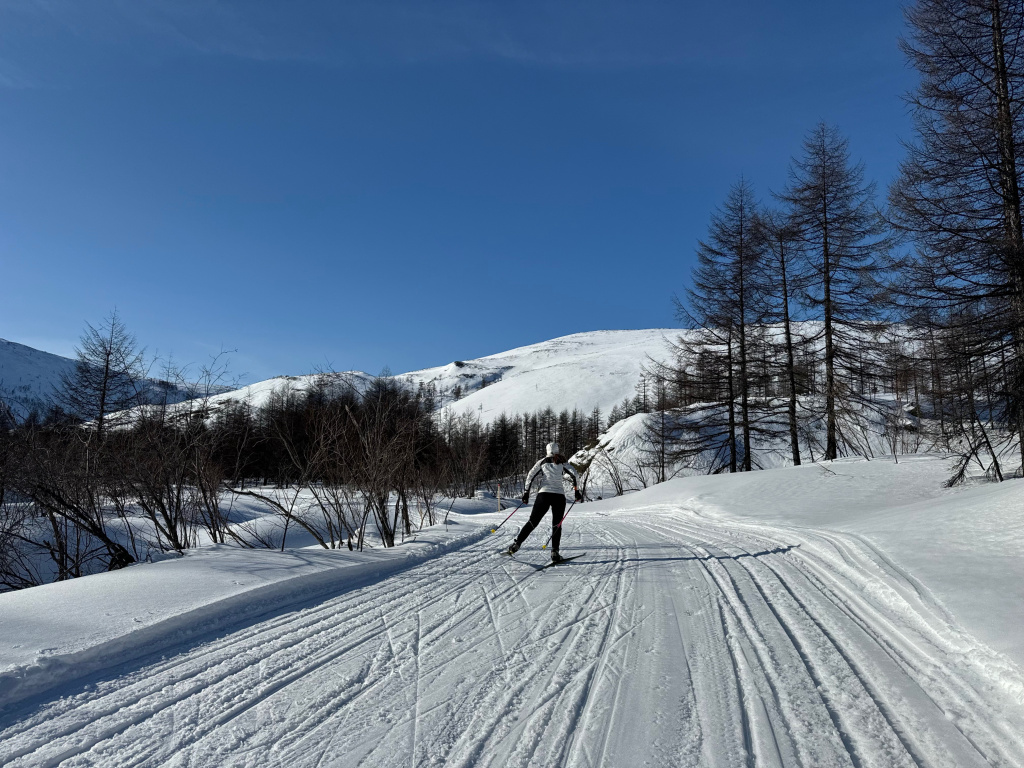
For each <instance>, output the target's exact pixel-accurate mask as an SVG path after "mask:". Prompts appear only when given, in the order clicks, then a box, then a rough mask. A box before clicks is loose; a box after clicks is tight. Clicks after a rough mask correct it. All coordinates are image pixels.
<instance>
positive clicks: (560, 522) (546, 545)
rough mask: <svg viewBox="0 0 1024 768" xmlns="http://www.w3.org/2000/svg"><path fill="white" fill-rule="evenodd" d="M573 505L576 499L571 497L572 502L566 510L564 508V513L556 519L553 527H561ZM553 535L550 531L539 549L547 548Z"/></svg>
mask: <svg viewBox="0 0 1024 768" xmlns="http://www.w3.org/2000/svg"><path fill="white" fill-rule="evenodd" d="M575 506H576V500H575V499H573V501H572V504H570V505H569V508H568V509H567V510H565V514H564V515H562V519H561V520H559V521H558V525H556V526H555V528H561V527H562V523H564V522H565V518H567V517H568V516H569V513H570V512H572V508H573V507H575ZM554 536H555V534H554V533H553V532H552V534H551V535H550V536H548V540H547V541H545V542H544V546H543V547H541V549H547V548H548V544H550V543H551V539H553V538H554Z"/></svg>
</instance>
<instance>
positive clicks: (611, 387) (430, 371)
mask: <svg viewBox="0 0 1024 768" xmlns="http://www.w3.org/2000/svg"><path fill="white" fill-rule="evenodd" d="M678 333H679V331H678V330H675V331H673V330H672V329H667V328H653V329H645V330H636V331H590V332H587V333H577V334H573V335H570V336H562V337H560V338H557V339H551V340H550V341H544V342H541V343H539V344H531V345H529V346H525V347H518V348H516V349H512V350H509V351H507V352H501V353H498V354H494V355H489V356H487V357H481V358H477V359H473V360H458V361H452V362H451V363H448V364H447V365H443V366H438V367H435V368H425V369H423V370H419V371H411V372H409V373H402V374H397V376H396V378H398V379H400V380H402V381H405V382H407V383H408V384H410V385H411V386H413V387H417V386H419V385H420V384H423V385H426V384H433V385H434V386H435V387H436V389H437V391H438V393H439V395H440V398H439V399H440V404H441V405H443V406H445V407H450V408H451V409H452V411H453V412H454V413H456V414H468V415H473V416H479V417H480V418H481V420H482V421H483V422H485V423H486V422H490V421H492V420H494V419H496V418H497V417H498V416H500V415H501V414H502V413H506V414H508V415H510V416H511V415H514V414H522V413H532V412H536V411H540V410H543V409H545V408H548V407H551V408H552V409H554V410H555V412H559V411H562V410H565V409H567V410H570V411H571V410H572V409H573V408H578V409H579V410H581V411H582V412H584V413H586V414H588V415H589V413H590V412H591V411H592V410H593V409H594V408H600V409H601V413H602V415H603V416H604V417H607V415H608V412H609V411H610V410H611V408H612V406H614V405H616V404H618V403H620V402H622V400H623V399H624V398H626V397H629V398H632V397H633V395H634V394H635V387H636V383H637V381H638V379H639V377H640V373H641V371H642V368H643V365H644V364H645V363H646V362H647V361H648V358H649V357H653V358H656V359H661V358H662V357H664V355H665V350H666V341H665V340H666V338H670V337H671V336H672V335H673V334H678ZM319 375H321V374H310V375H306V376H277V377H275V378H272V379H267V380H266V381H260V382H256V383H254V384H249V385H247V386H245V387H241V388H240V389H237V390H232V391H230V392H223V393H218V394H216V395H213V396H212V397H210V398H208V399H207V400H205V401H204V405H205V406H207V407H209V408H210V410H211V411H212V412H216V411H218V410H219V409H222V408H224V407H225V406H227V405H229V404H234V403H243V402H244V403H248V404H249V405H250V406H252V407H253V408H259V407H260V406H262V405H264V404H265V403H266V402H267V400H268V399H269V398H270V396H271V395H272V394H273V393H275V392H276V393H281V392H294V393H301V392H304V391H306V389H308V388H309V387H310V386H311V385H312V384H313V383H314V381H316V379H317V377H318V376H319ZM327 375H328V376H329V377H330V378H332V379H333V380H334V381H335V382H337V383H338V384H341V385H348V386H352V387H354V388H355V389H357V390H362V389H363V388H364V387H365V386H366V385H367V383H368V382H370V381H371V380H372V379H373V377H372V376H370V375H369V374H367V373H363V372H362V371H344V372H337V373H329V374H327ZM481 384H484V385H485V386H483V387H482V388H481ZM456 387H459V388H460V395H461V396H460V397H459V398H458V399H455V398H454V394H453V393H454V392H455V388H456Z"/></svg>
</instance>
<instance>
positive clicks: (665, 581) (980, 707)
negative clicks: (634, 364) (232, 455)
mask: <svg viewBox="0 0 1024 768" xmlns="http://www.w3.org/2000/svg"><path fill="white" fill-rule="evenodd" d="M946 471H947V467H946V463H945V461H944V460H942V459H940V458H934V457H925V456H922V457H914V458H913V459H911V458H909V457H907V458H901V462H900V464H898V465H897V464H894V463H892V462H891V461H882V460H878V461H872V462H867V461H863V460H860V461H854V460H849V461H839V462H833V463H830V464H828V465H810V466H804V467H799V468H791V469H781V470H771V471H766V472H759V473H752V474H749V475H733V476H715V477H691V478H684V479H679V480H675V481H671V482H669V483H665V484H663V485H660V486H657V487H655V488H652V489H650V490H648V491H641V492H638V493H634V494H630V495H628V496H625V497H620V498H614V499H606V500H604V501H601V502H596V503H590V504H585V505H579V506H576V507H575V508H573V510H572V512H571V515H570V517H569V519H568V521H567V523H566V527H567V532H566V536H565V539H564V542H563V552H564V554H567V555H568V554H576V553H585V554H584V555H583V556H582V557H580V558H579V559H578V560H576V561H574V562H573V563H570V564H568V565H565V566H558V567H554V568H549V569H547V570H544V571H542V572H538V570H537V569H536V566H538V565H539V564H541V563H543V562H544V560H545V553H544V552H542V551H541V550H540V544H541V543H542V542H543V540H544V538H545V535H544V534H546V531H544V530H540V531H538V532H536V533H535V534H534V536H533V538H531V539H530V540H529V541H528V543H527V546H526V547H525V548H524V549H523V551H522V552H521V553H520V555H519V556H517V558H516V559H515V560H510V559H507V558H503V557H501V556H500V555H497V554H496V552H495V551H496V550H497V549H498V548H499V547H500V546H503V545H506V544H507V542H508V540H509V535H506V534H505V529H503V530H502V532H501V533H499V534H497V535H491V534H490V533H489V531H490V526H491V525H493V524H494V523H495V522H496V521H498V520H500V519H501V518H500V517H498V516H497V515H496V514H495V513H484V514H480V513H478V514H475V515H474V514H468V513H470V512H472V511H473V510H472V509H471V508H469V507H467V508H464V509H463V511H464V512H466V513H467V514H463V515H460V516H459V517H458V518H457V520H458V524H457V525H454V526H452V527H451V528H450V530H448V531H447V532H446V531H445V529H444V527H443V526H441V527H436V528H435V529H433V530H431V531H428V532H425V533H423V534H421V535H419V536H418V537H417V538H418V540H417V542H416V543H415V544H413V545H412V546H411V547H407V546H403V547H398V548H396V549H394V550H391V551H389V552H377V553H373V554H370V555H359V554H358V553H350V552H348V551H347V550H342V551H338V552H326V551H322V550H309V549H299V550H288V551H286V552H284V553H276V552H259V553H255V552H252V551H239V550H232V549H231V548H227V547H219V548H213V549H209V550H207V551H205V552H201V553H197V554H194V555H190V556H188V557H185V558H182V559H176V560H172V561H165V562H161V563H156V564H152V565H150V564H146V565H138V566H133V567H132V568H129V569H126V570H125V571H121V572H117V573H111V574H102V575H97V576H90V577H86V578H83V579H79V580H76V581H72V582H64V583H59V584H53V585H48V586H46V587H38V588H34V589H31V590H26V591H23V592H20V593H11V594H3V595H0V616H2V617H3V621H2V624H0V633H2V637H0V681H2V683H0V697H2V698H0V702H3V707H2V708H0V764H4V765H31V766H37V765H69V766H70V765H81V766H85V765H89V766H104V765H109V766H114V765H118V766H120V765H126V764H131V765H190V766H248V765H253V766H256V765H281V766H307V765H308V766H315V765H338V766H354V765H367V766H373V765H389V766H390V765H395V764H408V765H454V766H483V765H494V766H506V765H521V766H527V765H529V766H548V765H572V766H634V765H636V766H640V765H657V766H673V765H684V766H748V765H787V766H788V765H802V766H814V767H818V766H851V765H852V766H886V767H888V766H903V765H907V766H912V765H918V766H957V767H961V766H983V765H1001V766H1024V740H1022V739H1021V737H1020V734H1021V733H1024V668H1022V664H1024V642H1022V640H1021V634H1022V633H1020V631H1019V630H1020V619H1021V618H1022V617H1024V595H1022V593H1021V583H1022V582H1024V579H1022V576H1024V528H1022V523H1021V515H1020V510H1021V509H1022V506H1024V482H1022V481H1010V482H1007V483H1004V484H1001V485H985V486H978V487H969V488H963V489H958V490H944V489H942V488H941V480H942V479H943V478H944V477H945V476H946ZM480 504H485V505H489V504H493V501H491V502H481V503H480ZM476 509H477V510H479V509H480V505H479V504H478V505H477V507H476ZM522 514H523V513H519V515H520V516H521V515H522ZM516 521H517V518H513V520H512V523H510V525H509V526H507V527H506V528H514V524H515V523H516ZM509 533H511V532H509ZM404 553H410V554H404Z"/></svg>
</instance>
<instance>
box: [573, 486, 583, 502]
mask: <svg viewBox="0 0 1024 768" xmlns="http://www.w3.org/2000/svg"><path fill="white" fill-rule="evenodd" d="M572 490H573V493H574V494H575V498H576V501H583V492H582V491H580V489H579V488H573V489H572Z"/></svg>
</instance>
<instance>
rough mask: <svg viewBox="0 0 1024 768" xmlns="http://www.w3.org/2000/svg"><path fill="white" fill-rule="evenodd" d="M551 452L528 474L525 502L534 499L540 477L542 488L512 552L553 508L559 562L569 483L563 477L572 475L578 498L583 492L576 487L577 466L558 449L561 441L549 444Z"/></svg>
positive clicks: (555, 558) (554, 557) (554, 554)
mask: <svg viewBox="0 0 1024 768" xmlns="http://www.w3.org/2000/svg"><path fill="white" fill-rule="evenodd" d="M546 450H547V455H546V456H545V457H544V458H543V459H541V460H540V461H538V462H537V463H536V464H534V465H533V469H531V470H530V471H529V473H528V474H527V475H526V491H525V492H524V493H523V504H529V503H530V487H531V486H532V485H533V483H534V482H535V481H536V480H538V479H539V480H540V492H539V493H538V494H537V500H536V501H535V502H534V503H533V512H532V513H530V519H529V520H528V521H527V522H526V525H524V526H523V527H522V528H521V529H520V531H519V535H518V536H516V540H515V541H514V542H512V545H511V546H510V547H509V548H508V553H509V554H510V555H514V554H515V553H516V552H517V551H519V547H521V546H522V545H523V542H524V541H526V537H527V536H529V535H530V534H531V533H533V529H534V528H536V527H537V525H538V524H539V523H540V521H541V518H543V517H544V515H546V514H547V511H548V510H549V509H550V510H551V560H552V562H555V563H557V562H559V561H560V560H561V559H562V556H561V555H560V554H558V545H559V543H560V542H561V540H562V518H564V517H565V485H564V484H563V482H562V478H563V477H565V476H568V477H569V479H570V480H572V490H573V493H574V494H575V497H576V501H582V499H583V495H582V494H581V493H580V491H579V489H578V488H577V487H576V484H577V482H578V478H577V477H576V470H574V469H573V468H572V465H570V464H569V462H568V461H566V459H565V457H564V456H563V455H562V454H560V453H559V452H558V443H548V444H547V446H546Z"/></svg>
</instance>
